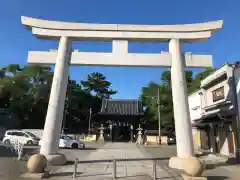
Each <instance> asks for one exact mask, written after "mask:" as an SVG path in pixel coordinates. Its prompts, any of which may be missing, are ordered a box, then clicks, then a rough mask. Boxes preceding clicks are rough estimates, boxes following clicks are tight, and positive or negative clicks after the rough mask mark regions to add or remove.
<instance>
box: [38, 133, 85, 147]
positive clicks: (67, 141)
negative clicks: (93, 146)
mask: <svg viewBox="0 0 240 180" xmlns="http://www.w3.org/2000/svg"><path fill="white" fill-rule="evenodd" d="M41 144H42V140H40V141H39V145H40V146H41ZM59 147H60V148H73V149H78V148H85V147H86V145H85V143H84V142H82V141H80V140H74V139H73V138H72V137H70V136H67V135H63V134H61V135H60V139H59Z"/></svg>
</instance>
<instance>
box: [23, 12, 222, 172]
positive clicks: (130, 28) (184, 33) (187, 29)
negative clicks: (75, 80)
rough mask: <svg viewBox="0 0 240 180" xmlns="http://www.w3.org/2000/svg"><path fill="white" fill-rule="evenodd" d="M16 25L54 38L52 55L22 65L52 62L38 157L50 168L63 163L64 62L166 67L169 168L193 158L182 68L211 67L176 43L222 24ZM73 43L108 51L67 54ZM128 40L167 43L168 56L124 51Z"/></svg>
mask: <svg viewBox="0 0 240 180" xmlns="http://www.w3.org/2000/svg"><path fill="white" fill-rule="evenodd" d="M22 24H23V25H25V26H27V27H28V28H29V29H31V30H32V33H33V34H34V35H36V36H37V37H39V38H41V39H59V40H60V41H59V47H58V51H57V52H41V51H32V52H29V56H28V62H29V63H33V64H35V63H37V64H55V71H54V76H53V82H52V88H51V93H50V98H49V105H48V111H47V116H46V122H45V127H44V133H43V143H42V146H41V150H40V153H41V154H44V155H45V156H46V157H47V158H48V160H51V161H52V164H61V163H64V162H63V161H59V159H64V158H62V157H61V156H60V155H57V153H58V140H59V135H60V131H61V124H62V116H63V111H64V102H65V97H66V88H67V82H68V80H67V79H68V73H69V64H70V63H71V64H73V65H103V66H145V67H171V78H172V96H173V105H174V119H175V132H176V139H177V157H173V158H171V159H170V161H169V166H170V167H173V168H178V169H182V168H183V167H182V164H181V160H179V159H181V158H187V157H190V156H194V149H193V139H192V130H191V123H190V114H189V106H188V94H187V88H186V81H185V74H184V68H185V67H211V66H212V56H211V55H195V54H191V53H185V54H182V52H181V45H180V44H181V43H188V42H200V41H207V40H208V39H209V38H210V37H211V35H212V34H213V33H214V32H216V31H217V30H218V29H220V28H222V25H223V21H221V20H220V21H213V22H206V23H199V24H183V25H129V24H127V25H126V24H86V23H73V22H57V21H48V20H41V19H35V18H30V17H24V16H23V17H22ZM75 40H80V41H81V40H87V41H91V40H94V41H112V43H113V46H112V53H96V52H91V53H87V52H72V46H71V44H72V43H71V42H72V41H75ZM128 41H135V42H167V43H169V52H167V53H159V54H140V53H129V52H128Z"/></svg>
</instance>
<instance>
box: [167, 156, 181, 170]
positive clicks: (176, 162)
mask: <svg viewBox="0 0 240 180" xmlns="http://www.w3.org/2000/svg"><path fill="white" fill-rule="evenodd" d="M168 166H169V167H170V168H174V169H180V170H182V169H183V165H182V158H179V157H177V156H173V157H171V158H170V159H169V162H168Z"/></svg>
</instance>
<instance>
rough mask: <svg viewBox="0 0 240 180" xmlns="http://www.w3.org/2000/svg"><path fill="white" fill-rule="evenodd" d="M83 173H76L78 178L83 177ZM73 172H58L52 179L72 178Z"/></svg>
mask: <svg viewBox="0 0 240 180" xmlns="http://www.w3.org/2000/svg"><path fill="white" fill-rule="evenodd" d="M81 174H82V173H81V172H78V173H76V176H79V175H81ZM72 175H73V172H57V173H51V174H50V177H61V176H72Z"/></svg>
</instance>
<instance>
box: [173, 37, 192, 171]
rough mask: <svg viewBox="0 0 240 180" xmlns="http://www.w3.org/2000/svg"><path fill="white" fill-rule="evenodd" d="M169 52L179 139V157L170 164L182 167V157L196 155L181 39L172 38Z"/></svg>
mask: <svg viewBox="0 0 240 180" xmlns="http://www.w3.org/2000/svg"><path fill="white" fill-rule="evenodd" d="M169 52H170V53H171V54H172V66H171V84H172V97H173V109H174V120H175V133H176V140H177V157H172V158H171V159H170V160H169V166H170V167H171V168H176V169H182V163H181V159H182V158H188V157H191V156H194V148H193V138H192V130H191V121H190V113H189V105H188V92H187V87H186V79H185V73H184V64H183V63H184V61H183V59H182V54H181V47H180V40H179V39H171V40H170V42H169Z"/></svg>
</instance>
